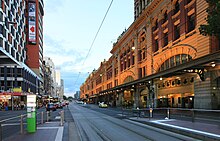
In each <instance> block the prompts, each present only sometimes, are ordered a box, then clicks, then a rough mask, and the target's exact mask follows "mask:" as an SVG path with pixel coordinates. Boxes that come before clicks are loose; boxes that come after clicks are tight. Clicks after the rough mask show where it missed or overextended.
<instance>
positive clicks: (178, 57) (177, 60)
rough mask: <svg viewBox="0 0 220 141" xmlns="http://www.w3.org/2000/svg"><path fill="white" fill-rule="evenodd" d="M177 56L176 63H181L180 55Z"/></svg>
mask: <svg viewBox="0 0 220 141" xmlns="http://www.w3.org/2000/svg"><path fill="white" fill-rule="evenodd" d="M175 58H176V65H179V64H180V63H181V62H180V55H176V56H175Z"/></svg>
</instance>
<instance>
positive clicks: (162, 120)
mask: <svg viewBox="0 0 220 141" xmlns="http://www.w3.org/2000/svg"><path fill="white" fill-rule="evenodd" d="M164 121H175V119H161V120H153V121H150V122H156V123H157V122H164Z"/></svg>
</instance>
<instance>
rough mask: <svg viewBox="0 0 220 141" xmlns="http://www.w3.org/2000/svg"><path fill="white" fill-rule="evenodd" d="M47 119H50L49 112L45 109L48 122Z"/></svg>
mask: <svg viewBox="0 0 220 141" xmlns="http://www.w3.org/2000/svg"><path fill="white" fill-rule="evenodd" d="M49 120H50V112H49V111H47V122H49Z"/></svg>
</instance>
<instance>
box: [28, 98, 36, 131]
mask: <svg viewBox="0 0 220 141" xmlns="http://www.w3.org/2000/svg"><path fill="white" fill-rule="evenodd" d="M27 131H28V133H34V132H36V95H33V94H32V95H27Z"/></svg>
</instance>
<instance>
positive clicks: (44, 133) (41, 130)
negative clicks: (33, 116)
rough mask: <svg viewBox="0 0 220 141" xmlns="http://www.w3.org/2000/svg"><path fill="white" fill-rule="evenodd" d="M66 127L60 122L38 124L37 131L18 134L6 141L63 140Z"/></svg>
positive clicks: (5, 140)
mask: <svg viewBox="0 0 220 141" xmlns="http://www.w3.org/2000/svg"><path fill="white" fill-rule="evenodd" d="M63 130H64V127H63V126H60V122H46V123H44V124H40V125H38V126H37V130H36V132H35V133H27V132H26V131H25V133H24V134H17V135H15V136H12V137H9V138H6V139H4V141H62V138H63Z"/></svg>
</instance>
